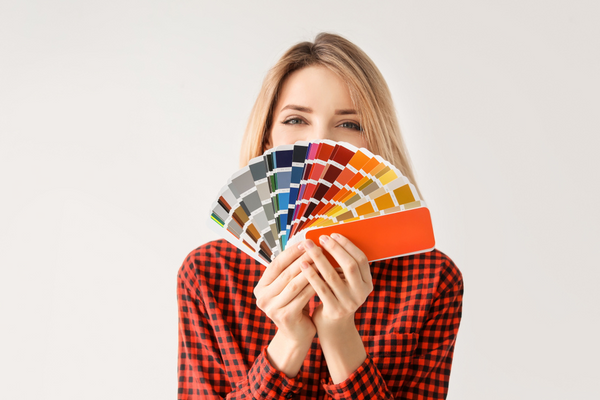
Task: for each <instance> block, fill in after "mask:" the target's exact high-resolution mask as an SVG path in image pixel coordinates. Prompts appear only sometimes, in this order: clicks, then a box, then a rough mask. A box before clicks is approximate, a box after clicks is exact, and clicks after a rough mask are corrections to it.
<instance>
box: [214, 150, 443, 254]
mask: <svg viewBox="0 0 600 400" xmlns="http://www.w3.org/2000/svg"><path fill="white" fill-rule="evenodd" d="M209 226H210V227H211V229H213V230H214V231H215V232H217V233H218V234H219V235H220V236H222V237H224V238H225V239H227V240H228V241H229V242H231V243H232V244H234V245H235V246H237V247H238V248H240V249H241V250H242V251H244V252H245V253H247V254H249V255H250V256H252V257H253V258H255V259H256V260H258V261H259V262H260V263H262V264H264V265H268V264H269V263H270V262H271V261H272V260H273V258H275V257H276V256H277V255H278V254H279V253H280V252H281V251H283V250H284V249H285V248H286V247H287V246H288V245H291V244H293V243H297V242H299V241H300V240H303V239H305V238H310V239H312V240H313V241H315V242H316V243H318V238H319V236H320V235H322V234H326V235H330V234H331V233H334V232H338V233H340V234H342V235H344V236H346V237H348V238H349V239H350V240H351V241H352V242H353V243H354V244H356V245H357V246H358V247H359V248H361V250H362V251H363V252H365V254H366V255H367V258H368V259H369V261H375V260H380V259H386V258H391V257H399V256H403V255H408V254H415V253H420V252H424V251H429V250H431V249H433V248H434V246H435V239H434V235H433V228H432V224H431V217H430V214H429V210H428V209H427V207H426V206H425V204H424V202H422V201H421V199H420V197H419V194H418V192H417V190H416V188H415V187H414V186H413V185H412V183H410V182H409V181H408V179H407V178H406V177H405V176H403V175H402V173H401V172H400V171H399V170H398V169H397V168H395V167H394V166H393V165H392V164H390V163H389V162H387V161H386V160H384V159H382V158H381V157H380V156H375V155H373V154H372V153H371V152H369V151H368V150H367V149H364V148H357V147H354V146H352V145H351V144H348V143H344V142H333V141H329V140H322V141H314V142H297V143H295V144H293V145H285V146H279V147H276V148H272V149H270V150H267V151H266V152H265V153H264V154H263V155H262V156H259V157H256V158H254V159H252V160H250V162H249V163H248V165H247V166H246V167H244V168H242V169H241V170H239V171H237V172H236V173H235V174H233V176H232V177H231V178H230V179H229V181H228V182H227V185H225V186H224V187H223V188H222V189H221V191H220V192H219V194H218V196H217V199H216V200H215V202H214V203H213V205H212V206H211V215H210V221H209Z"/></svg>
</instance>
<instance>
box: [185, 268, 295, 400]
mask: <svg viewBox="0 0 600 400" xmlns="http://www.w3.org/2000/svg"><path fill="white" fill-rule="evenodd" d="M177 302H178V307H179V363H178V376H179V389H178V399H182V400H183V399H186V400H187V399H190V400H191V399H268V400H271V399H273V400H274V399H284V398H290V397H292V396H293V394H294V393H297V392H298V391H299V390H300V389H301V387H302V383H301V382H299V381H297V380H295V379H290V378H288V377H287V376H286V375H285V374H283V373H281V372H280V371H278V370H276V369H275V368H274V367H273V366H272V365H271V364H270V363H269V361H268V358H267V357H266V347H265V348H264V349H263V350H262V352H261V353H260V354H259V356H258V357H257V358H256V360H255V361H254V364H253V365H252V366H251V368H250V370H249V371H248V372H247V374H246V376H241V377H234V378H233V379H232V378H231V377H229V376H228V374H227V372H226V370H225V367H224V366H225V363H226V362H230V361H229V360H224V359H223V356H222V355H223V354H227V353H228V351H227V348H228V347H227V343H226V342H227V340H223V339H222V338H218V337H216V336H215V332H214V330H213V328H212V327H211V325H210V322H209V319H208V318H207V315H206V310H205V308H204V304H203V302H202V300H201V299H200V297H199V296H197V295H196V293H195V291H194V290H191V289H190V288H189V287H188V284H187V282H186V279H185V278H184V277H182V274H181V273H180V274H179V275H178V279H177ZM223 342H225V343H223Z"/></svg>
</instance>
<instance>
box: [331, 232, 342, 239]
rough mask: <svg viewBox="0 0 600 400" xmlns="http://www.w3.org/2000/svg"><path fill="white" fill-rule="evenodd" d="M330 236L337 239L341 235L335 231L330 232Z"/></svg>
mask: <svg viewBox="0 0 600 400" xmlns="http://www.w3.org/2000/svg"><path fill="white" fill-rule="evenodd" d="M331 237H332V238H334V239H339V238H341V236H340V235H338V234H337V233H332V234H331Z"/></svg>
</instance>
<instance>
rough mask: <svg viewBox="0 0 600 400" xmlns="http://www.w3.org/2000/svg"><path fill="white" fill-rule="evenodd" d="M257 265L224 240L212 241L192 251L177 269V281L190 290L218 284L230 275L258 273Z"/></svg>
mask: <svg viewBox="0 0 600 400" xmlns="http://www.w3.org/2000/svg"><path fill="white" fill-rule="evenodd" d="M259 265H260V264H259V263H258V262H257V261H255V260H254V259H252V258H251V257H249V256H248V255H247V254H246V253H244V252H243V251H241V250H240V249H238V248H237V247H236V246H234V245H232V244H231V243H229V242H228V241H226V240H225V239H219V240H213V241H210V242H208V243H205V244H203V245H201V246H199V247H197V248H195V249H194V250H192V251H191V252H190V253H189V254H188V255H187V257H186V258H185V259H184V261H183V263H182V265H181V267H180V268H179V271H178V274H177V279H178V281H179V282H185V284H186V285H187V286H188V287H189V288H190V289H196V288H198V286H201V285H202V284H203V283H206V282H218V281H219V280H221V279H222V278H224V277H226V276H230V275H234V276H235V275H238V274H247V273H249V272H251V271H257V272H258V273H260V271H259Z"/></svg>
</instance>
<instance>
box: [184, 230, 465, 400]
mask: <svg viewBox="0 0 600 400" xmlns="http://www.w3.org/2000/svg"><path fill="white" fill-rule="evenodd" d="M263 271H264V267H263V266H262V265H261V264H259V263H258V262H256V261H255V260H254V259H252V258H250V257H248V256H247V255H246V254H245V253H243V252H241V251H240V250H238V249H237V248H236V247H234V246H232V245H230V244H229V243H228V242H226V241H225V240H217V241H213V242H210V243H207V244H205V245H203V246H200V247H198V248H197V249H196V250H194V251H192V252H191V253H190V254H189V256H188V257H187V258H186V259H185V261H184V262H183V265H182V266H181V268H180V270H179V275H178V281H177V298H178V303H179V368H178V371H179V398H180V399H221V398H228V399H284V398H288V399H289V398H296V399H311V400H312V399H324V398H334V399H350V398H352V399H393V398H401V399H443V398H445V397H446V394H447V391H448V380H449V378H450V367H451V364H452V354H453V350H454V342H455V340H456V334H457V331H458V326H459V323H460V318H461V309H462V293H463V281H462V275H461V273H460V271H459V270H458V268H457V267H456V266H455V265H454V263H453V262H452V260H450V259H449V258H448V257H447V256H446V255H445V254H443V253H442V252H440V251H438V250H433V251H431V252H428V253H423V254H418V255H413V256H407V257H401V258H395V259H390V260H384V261H378V262H374V263H371V271H372V276H373V286H374V289H373V292H372V293H371V294H370V295H369V297H368V298H367V300H366V301H365V303H364V304H363V305H362V307H361V308H359V309H358V311H357V312H356V316H355V322H356V326H357V328H358V331H359V332H360V334H361V336H362V338H363V342H364V345H365V349H366V351H367V358H366V360H365V361H364V363H363V364H362V365H361V366H360V367H359V368H358V369H357V370H356V371H355V372H354V373H353V374H352V375H351V376H350V377H348V379H346V380H345V381H344V382H341V383H339V384H332V382H331V379H330V378H329V372H328V370H327V365H326V360H325V358H324V357H323V353H322V351H321V348H320V346H319V340H318V337H315V338H314V339H313V343H312V346H311V348H310V350H309V351H308V354H307V356H306V358H305V360H304V364H303V366H302V368H301V370H300V372H299V373H298V375H297V376H296V377H295V378H293V379H290V378H288V377H286V375H285V374H283V373H281V372H280V371H278V370H276V369H275V368H274V367H273V366H272V365H271V364H270V363H269V361H268V359H267V357H266V348H267V345H268V344H269V342H270V341H271V339H272V338H273V336H274V335H275V332H276V329H277V328H276V326H275V324H274V323H273V322H272V321H271V320H270V319H269V318H268V317H267V316H266V315H265V314H264V313H263V312H262V311H261V310H260V309H258V308H257V307H256V303H255V298H254V295H253V289H254V286H256V284H257V283H258V280H259V279H260V277H261V275H262V273H263ZM318 302H319V299H318V297H316V296H315V298H313V300H311V302H310V307H311V312H312V310H313V309H314V308H315V306H316V305H318Z"/></svg>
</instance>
